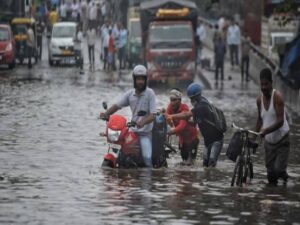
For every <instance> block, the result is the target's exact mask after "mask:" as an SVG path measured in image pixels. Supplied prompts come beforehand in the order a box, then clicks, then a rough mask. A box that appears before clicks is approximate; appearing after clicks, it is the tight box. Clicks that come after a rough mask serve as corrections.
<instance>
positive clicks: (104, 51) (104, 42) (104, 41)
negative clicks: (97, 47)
mask: <svg viewBox="0 0 300 225" xmlns="http://www.w3.org/2000/svg"><path fill="white" fill-rule="evenodd" d="M108 31H109V29H108V21H106V23H105V24H103V26H102V28H101V54H100V58H102V59H103V70H106V68H107V66H108V65H107V64H108V63H107V56H108V40H109V32H108Z"/></svg>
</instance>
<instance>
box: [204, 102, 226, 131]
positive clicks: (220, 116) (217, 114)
mask: <svg viewBox="0 0 300 225" xmlns="http://www.w3.org/2000/svg"><path fill="white" fill-rule="evenodd" d="M201 102H205V103H206V104H208V107H209V109H210V111H211V112H212V114H213V117H214V121H210V120H207V119H205V120H204V121H205V122H206V123H208V124H210V125H212V126H214V127H215V128H216V129H217V130H218V131H220V132H221V133H225V132H226V131H227V123H226V119H225V116H224V113H223V111H222V110H221V109H219V108H217V107H216V106H214V105H213V104H211V103H209V102H208V100H207V99H205V98H203V97H202V99H201Z"/></svg>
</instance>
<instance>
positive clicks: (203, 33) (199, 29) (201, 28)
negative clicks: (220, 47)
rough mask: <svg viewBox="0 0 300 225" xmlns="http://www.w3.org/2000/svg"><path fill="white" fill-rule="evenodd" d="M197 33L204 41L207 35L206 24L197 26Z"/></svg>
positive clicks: (200, 39)
mask: <svg viewBox="0 0 300 225" xmlns="http://www.w3.org/2000/svg"><path fill="white" fill-rule="evenodd" d="M196 32H197V35H198V37H199V41H201V42H203V40H204V39H205V37H206V31H205V28H204V26H203V25H202V24H201V25H200V26H198V27H197V31H196Z"/></svg>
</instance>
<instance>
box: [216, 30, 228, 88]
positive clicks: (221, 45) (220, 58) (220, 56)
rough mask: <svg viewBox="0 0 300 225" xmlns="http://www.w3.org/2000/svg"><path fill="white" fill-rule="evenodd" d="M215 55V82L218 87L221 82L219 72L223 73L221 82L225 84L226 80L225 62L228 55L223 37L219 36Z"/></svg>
mask: <svg viewBox="0 0 300 225" xmlns="http://www.w3.org/2000/svg"><path fill="white" fill-rule="evenodd" d="M214 54H215V68H216V69H215V82H216V85H218V80H219V70H220V73H221V81H222V84H223V80H224V60H225V54H226V45H225V41H224V40H223V38H222V36H221V35H218V36H217V40H216V42H215V45H214Z"/></svg>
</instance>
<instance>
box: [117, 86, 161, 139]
mask: <svg viewBox="0 0 300 225" xmlns="http://www.w3.org/2000/svg"><path fill="white" fill-rule="evenodd" d="M117 106H118V107H119V108H123V107H125V106H129V107H130V109H131V112H132V119H131V120H132V121H134V122H139V121H141V120H142V119H143V118H145V117H147V116H148V115H149V114H151V113H152V114H155V113H156V110H157V108H156V96H155V93H154V91H153V90H152V89H151V88H148V87H147V88H146V90H145V91H143V92H142V93H141V94H140V95H137V94H136V93H135V89H131V90H129V91H127V92H126V93H125V95H124V96H123V97H122V98H121V99H120V100H119V102H117ZM139 111H145V112H146V115H145V116H138V112H139ZM152 128H153V123H149V124H146V125H145V126H144V127H142V128H140V129H137V128H135V127H134V128H132V130H133V131H134V132H137V133H145V134H147V133H150V132H151V131H152Z"/></svg>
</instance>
